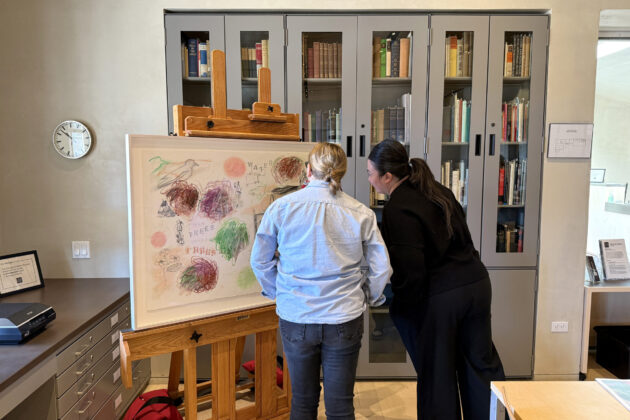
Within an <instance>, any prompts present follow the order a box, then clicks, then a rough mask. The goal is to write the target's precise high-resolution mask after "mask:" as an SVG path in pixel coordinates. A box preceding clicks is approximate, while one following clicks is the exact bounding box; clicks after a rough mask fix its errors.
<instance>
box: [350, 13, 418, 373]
mask: <svg viewBox="0 0 630 420" xmlns="http://www.w3.org/2000/svg"><path fill="white" fill-rule="evenodd" d="M427 28H428V17H427V16H413V17H411V16H378V17H375V16H374V17H373V16H360V17H359V30H358V39H357V46H358V50H357V63H358V71H357V76H356V77H357V120H356V133H357V136H358V142H356V144H355V149H354V152H353V153H354V154H355V156H356V198H357V199H358V200H360V201H362V202H363V203H364V204H366V205H369V206H371V208H372V209H373V210H374V211H375V212H376V214H377V218H378V219H379V220H380V215H381V212H382V208H383V204H384V203H385V201H386V200H387V197H386V196H385V195H380V194H376V193H375V191H374V190H373V188H372V187H371V185H370V184H369V182H368V179H367V178H368V176H367V172H366V171H367V157H368V155H369V154H370V150H371V148H372V147H373V146H374V145H376V144H378V143H379V142H381V141H383V140H384V139H393V140H396V141H399V142H400V143H402V144H403V145H404V146H405V147H406V148H407V151H408V152H410V154H411V156H416V157H422V158H424V120H425V117H424V116H425V110H426V108H425V102H426V101H425V98H426V77H427V71H426V69H427ZM385 295H386V296H387V297H388V299H387V301H386V302H385V304H384V305H382V306H379V307H375V308H369V309H368V312H367V313H366V316H365V327H366V328H365V332H364V334H363V345H362V348H361V353H360V355H359V365H358V368H357V374H358V375H359V376H364V377H378V376H380V377H393V376H396V377H405V376H410V377H413V376H414V375H415V371H414V369H413V365H412V364H411V360H410V359H409V356H408V355H407V352H406V350H405V346H404V344H403V342H402V340H401V338H400V336H399V334H398V331H397V330H396V327H395V326H394V323H393V322H392V319H391V317H390V316H389V308H388V306H389V303H390V301H391V297H392V293H391V289H390V286H389V285H388V286H387V288H386V290H385Z"/></svg>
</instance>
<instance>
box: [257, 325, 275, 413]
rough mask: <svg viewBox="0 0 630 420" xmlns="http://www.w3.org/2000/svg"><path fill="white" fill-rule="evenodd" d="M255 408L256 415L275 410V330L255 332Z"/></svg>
mask: <svg viewBox="0 0 630 420" xmlns="http://www.w3.org/2000/svg"><path fill="white" fill-rule="evenodd" d="M255 383H256V410H257V413H256V414H257V417H266V416H269V415H271V414H273V413H275V412H276V410H277V403H278V400H277V398H274V389H275V387H276V330H269V331H263V332H259V333H257V334H256V379H255Z"/></svg>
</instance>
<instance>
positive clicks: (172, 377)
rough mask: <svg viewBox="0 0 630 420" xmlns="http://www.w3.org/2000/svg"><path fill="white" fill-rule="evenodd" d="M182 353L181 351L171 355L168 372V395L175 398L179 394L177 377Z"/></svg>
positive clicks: (180, 367)
mask: <svg viewBox="0 0 630 420" xmlns="http://www.w3.org/2000/svg"><path fill="white" fill-rule="evenodd" d="M183 358H184V352H183V351H182V350H180V351H175V352H173V353H171V367H170V369H169V372H168V388H167V390H168V395H169V396H170V397H171V398H175V396H176V394H177V393H178V392H179V377H180V373H181V370H182V360H183Z"/></svg>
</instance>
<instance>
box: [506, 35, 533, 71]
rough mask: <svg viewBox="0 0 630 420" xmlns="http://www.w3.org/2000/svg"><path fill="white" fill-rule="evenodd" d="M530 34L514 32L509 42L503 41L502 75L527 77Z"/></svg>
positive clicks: (530, 43)
mask: <svg viewBox="0 0 630 420" xmlns="http://www.w3.org/2000/svg"><path fill="white" fill-rule="evenodd" d="M531 45H532V36H531V35H528V34H523V33H515V34H514V36H513V37H512V40H511V42H508V41H506V42H505V51H504V58H503V76H505V77H529V75H530V73H529V62H530V51H529V50H530V48H531Z"/></svg>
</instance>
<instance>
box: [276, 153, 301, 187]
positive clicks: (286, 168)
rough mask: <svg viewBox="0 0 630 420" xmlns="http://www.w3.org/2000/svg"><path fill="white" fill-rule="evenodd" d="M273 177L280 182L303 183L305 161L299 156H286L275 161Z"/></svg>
mask: <svg viewBox="0 0 630 420" xmlns="http://www.w3.org/2000/svg"><path fill="white" fill-rule="evenodd" d="M272 173H273V177H274V179H275V180H276V182H277V183H279V184H287V183H289V182H294V183H301V178H303V177H304V176H305V174H304V161H303V160H302V159H300V158H299V157H297V156H285V157H282V158H278V159H276V160H275V161H274V162H273V170H272Z"/></svg>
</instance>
